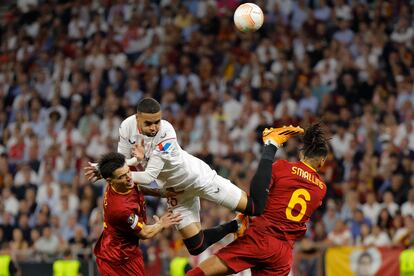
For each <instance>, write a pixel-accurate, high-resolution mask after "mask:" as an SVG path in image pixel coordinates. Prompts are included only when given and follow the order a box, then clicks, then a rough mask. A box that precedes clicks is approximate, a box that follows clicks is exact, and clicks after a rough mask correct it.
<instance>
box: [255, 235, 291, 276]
mask: <svg viewBox="0 0 414 276" xmlns="http://www.w3.org/2000/svg"><path fill="white" fill-rule="evenodd" d="M267 240H268V241H267V244H268V246H267V249H266V251H267V252H271V254H269V256H268V257H267V258H264V259H263V260H262V262H260V263H259V264H257V265H256V266H255V267H253V268H252V275H254V276H264V275H278V276H286V275H288V274H289V272H290V270H291V268H292V261H293V258H292V247H291V246H290V244H289V243H288V242H287V241H282V240H279V239H276V238H274V237H267ZM272 249H273V252H272Z"/></svg>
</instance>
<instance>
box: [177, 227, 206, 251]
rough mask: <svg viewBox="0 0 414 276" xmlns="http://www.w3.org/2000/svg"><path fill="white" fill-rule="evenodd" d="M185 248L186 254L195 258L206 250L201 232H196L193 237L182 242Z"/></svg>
mask: <svg viewBox="0 0 414 276" xmlns="http://www.w3.org/2000/svg"><path fill="white" fill-rule="evenodd" d="M183 242H184V244H185V247H187V250H188V253H190V255H192V256H197V255H199V254H200V253H202V252H203V251H204V250H205V249H206V248H207V246H206V244H205V242H204V233H203V231H200V232H198V233H197V234H196V235H195V236H192V237H191V238H187V239H184V240H183Z"/></svg>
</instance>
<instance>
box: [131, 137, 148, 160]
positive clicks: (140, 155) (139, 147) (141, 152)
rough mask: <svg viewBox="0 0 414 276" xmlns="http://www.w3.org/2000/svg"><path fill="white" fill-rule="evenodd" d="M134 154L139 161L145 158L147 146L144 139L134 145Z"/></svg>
mask: <svg viewBox="0 0 414 276" xmlns="http://www.w3.org/2000/svg"><path fill="white" fill-rule="evenodd" d="M132 156H134V157H136V158H137V160H138V162H141V161H142V160H144V157H145V147H144V139H142V140H141V143H137V144H135V145H134V146H133V147H132Z"/></svg>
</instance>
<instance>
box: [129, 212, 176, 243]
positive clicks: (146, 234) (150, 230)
mask: <svg viewBox="0 0 414 276" xmlns="http://www.w3.org/2000/svg"><path fill="white" fill-rule="evenodd" d="M153 218H154V220H155V223H154V224H151V225H147V224H145V225H144V226H143V227H142V230H141V231H140V232H139V233H138V234H137V235H138V237H139V238H140V239H143V240H146V239H150V238H152V237H154V236H155V235H157V234H158V233H160V232H161V231H162V230H164V229H165V228H168V227H170V226H172V225H176V224H178V223H180V221H181V215H180V214H173V213H171V212H168V213H165V214H164V215H163V216H162V217H161V218H159V217H157V216H153Z"/></svg>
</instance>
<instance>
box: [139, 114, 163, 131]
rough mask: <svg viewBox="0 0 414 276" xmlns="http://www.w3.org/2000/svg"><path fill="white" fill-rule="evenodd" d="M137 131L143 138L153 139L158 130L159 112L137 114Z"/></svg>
mask: <svg viewBox="0 0 414 276" xmlns="http://www.w3.org/2000/svg"><path fill="white" fill-rule="evenodd" d="M136 118H137V124H138V129H139V131H140V132H141V133H142V134H144V135H145V136H149V137H154V136H155V135H157V133H158V131H159V130H160V123H161V111H160V112H157V113H137V115H136Z"/></svg>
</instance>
